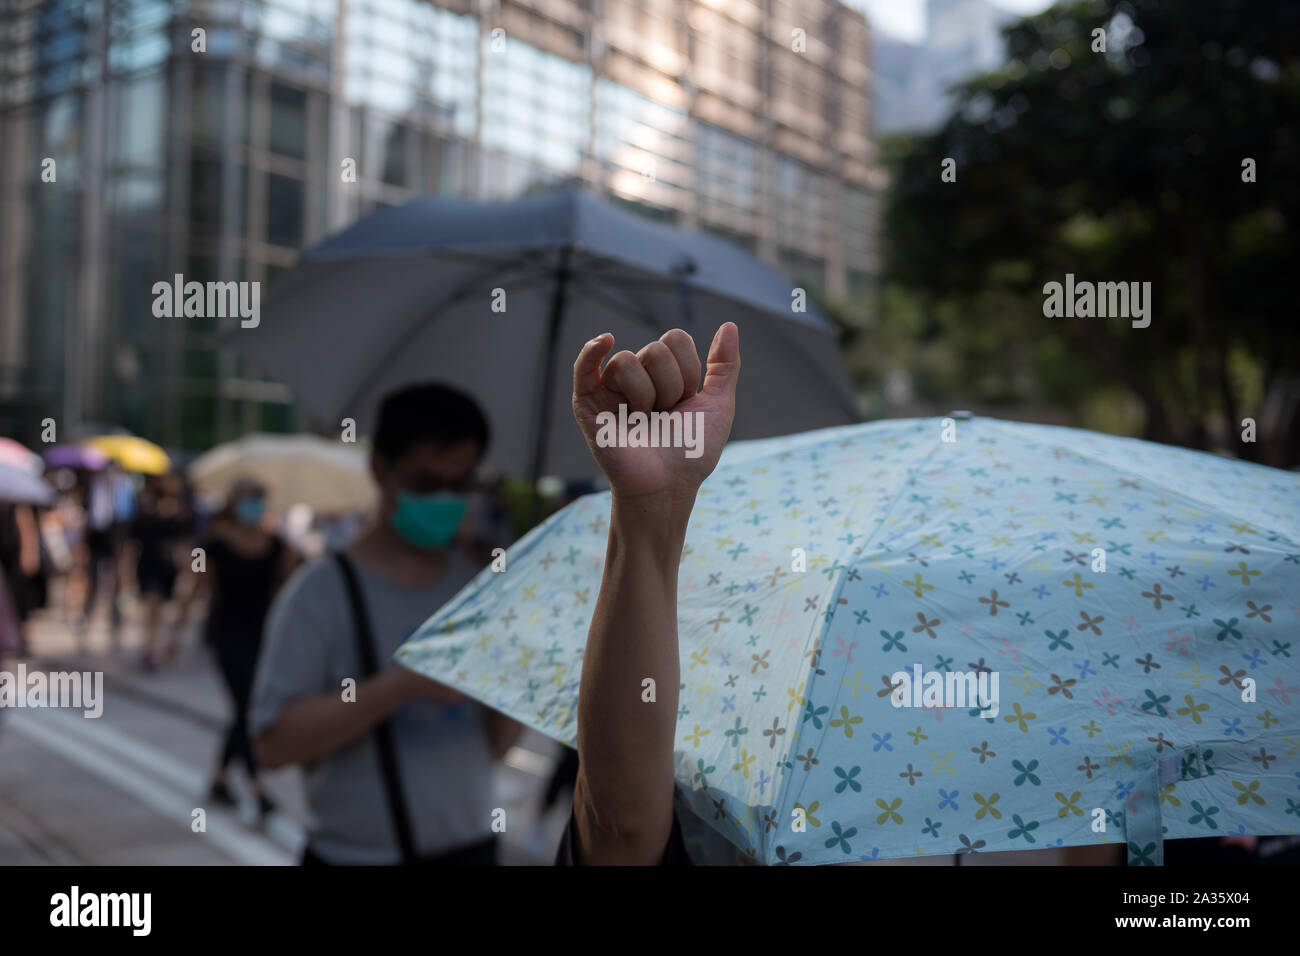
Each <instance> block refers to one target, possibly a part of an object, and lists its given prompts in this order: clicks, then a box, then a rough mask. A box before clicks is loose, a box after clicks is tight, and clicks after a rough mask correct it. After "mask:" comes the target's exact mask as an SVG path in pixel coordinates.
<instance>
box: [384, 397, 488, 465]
mask: <svg viewBox="0 0 1300 956" xmlns="http://www.w3.org/2000/svg"><path fill="white" fill-rule="evenodd" d="M489 438H490V431H489V429H488V423H487V418H486V416H484V414H483V409H481V408H480V407H479V404H478V402H476V401H474V399H472V398H470V397H469V396H468V395H466V394H465V393H464V392H462V391H460V390H459V389H455V388H451V387H449V386H446V385H437V384H434V383H432V382H430V383H427V384H424V385H408V386H407V387H406V388H401V389H398V390H397V391H395V392H390V393H389V394H388V395H386V396H384V400H383V402H381V403H380V405H379V419H378V421H377V422H376V424H375V434H374V438H373V444H374V449H375V451H376V452H378V453H379V454H380V455H382V456H383V457H384V458H385V459H387V460H388V461H393V460H394V459H396V458H400V457H401V456H402V455H404V454H406V452H407V451H408V450H410V447H411V446H412V445H414V444H416V443H418V442H426V441H427V442H435V443H437V444H439V445H454V444H457V443H458V442H462V441H473V442H476V443H477V444H478V447H479V455H480V456H481V455H482V454H483V452H485V451H487V447H488V440H489Z"/></svg>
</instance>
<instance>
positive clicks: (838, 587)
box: [773, 442, 942, 810]
mask: <svg viewBox="0 0 1300 956" xmlns="http://www.w3.org/2000/svg"><path fill="white" fill-rule="evenodd" d="M941 447H942V446H941V445H940V444H939V443H938V442H935V444H934V447H933V448H931V449H930V451H929V452H927V453H926V455H925V457H924V458H922V459H921V461H920V463H919V464H918V465H916V466H914V467H917V468H923V467H925V465H926V463H927V462H929V461H930V459H931V458H933V457H934V456H935V454H937V453H938V451H939V449H940V448H941ZM907 487H908V482H907V480H906V478H905V479H904V481H903V483H902V484H901V485H900V486H899V488H898V490H897V491H896V492H895V493H894V495H893V497H892V499H891V500H890V502H889V505H888V507H886V508H885V510H884V512H883V513H882V520H880V521H878V522H876V527H875V528H874V529H872V532H871V534H869V535H867V537H866V540H865V541H863V542H862V544H861V545H860V546H859V547H861V548H862V549H863V550H864V551H865V550H866V547H867V545H868V544H870V543H871V542H872V541H873V540H875V537H876V535H878V534H879V533H880V532H881V531H883V530H884V528H885V521H886V520H887V519H888V518H889V516H890V514H892V513H893V510H894V508H895V507H897V506H898V503H899V501H901V500H902V497H903V494H904V493H905V492H906V491H907ZM851 547H852V545H851V544H846V545H845V546H844V550H843V551H842V552H840V555H839V557H849V556H850V552H849V548H851ZM836 560H837V561H838V560H839V558H836ZM847 580H848V578H847V576H846V575H845V574H844V573H843V572H841V573H840V574H839V575H838V578H837V580H836V583H835V586H834V588H833V589H832V590H831V592H830V601H831V602H832V603H831V604H830V605H829V606H830V607H834V606H835V604H834V603H833V602H835V601H838V600H839V596H840V594H842V593H843V591H844V584H845V582H846V581H847ZM817 616H818V617H819V618H820V619H821V624H820V625H819V626H818V627H817V628H816V630H815V632H814V633H815V634H816V635H817V636H816V638H815V642H814V645H813V646H814V647H817V648H821V646H822V639H823V638H825V637H826V636H827V635H828V634H829V633H830V621H828V620H827V619H826V616H825V614H818V615H817ZM807 651H808V649H807V648H805V651H804V653H805V654H806V653H807ZM801 657H802V655H801ZM808 673H809V675H810V676H809V678H808V685H807V691H806V693H805V695H804V699H805V700H811V699H812V696H813V687H814V686H815V683H816V680H817V674H816V667H815V666H811V665H810V666H809V668H808ZM842 686H843V685H841V687H842ZM841 693H843V691H842V690H841V689H837V690H836V691H835V698H834V702H838V700H839V695H840V694H841ZM834 702H832V706H833V705H834ZM830 734H831V729H830V726H829V725H827V727H826V728H825V729H824V730H823V731H822V734H821V736H820V737H819V738H818V743H817V749H818V750H821V749H822V745H823V744H824V742H825V740H826V738H827V737H829V736H830ZM801 742H802V740H801ZM789 747H790V749H793V747H794V743H793V741H792V742H791V743H790V744H789ZM789 753H790V750H787V751H786V755H787V757H788V756H789ZM794 777H795V775H794V774H786V779H785V782H784V783H782V784H781V786H780V787H779V788H778V789H777V792H776V794H775V795H774V804H773V805H774V806H775V807H777V809H778V810H779V809H780V808H782V807H785V806H792V804H787V803H786V799H787V798H790V799H793V798H794V797H795V793H793V792H790V787H791V779H792V778H794Z"/></svg>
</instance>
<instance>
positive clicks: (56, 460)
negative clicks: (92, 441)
mask: <svg viewBox="0 0 1300 956" xmlns="http://www.w3.org/2000/svg"><path fill="white" fill-rule="evenodd" d="M44 457H45V464H46V465H48V466H49V467H51V468H81V469H84V470H86V471H99V470H100V469H102V468H103V467H104V466H105V465H107V464H108V456H107V455H105V454H104V453H103V452H102V451H100V450H99V449H98V448H96V447H95V446H94V445H53V446H51V447H50V448H47V449H46V450H45V455H44Z"/></svg>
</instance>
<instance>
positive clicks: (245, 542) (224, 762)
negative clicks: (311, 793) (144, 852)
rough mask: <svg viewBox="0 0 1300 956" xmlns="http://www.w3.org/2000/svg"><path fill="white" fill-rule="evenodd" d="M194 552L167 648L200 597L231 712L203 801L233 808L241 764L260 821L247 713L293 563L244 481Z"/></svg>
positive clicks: (255, 487) (264, 810) (262, 807)
mask: <svg viewBox="0 0 1300 956" xmlns="http://www.w3.org/2000/svg"><path fill="white" fill-rule="evenodd" d="M199 547H200V548H201V549H202V557H201V559H200V560H201V562H202V563H201V564H199V565H198V567H199V568H201V569H202V570H196V571H195V572H194V573H192V574H191V575H190V578H191V581H192V586H191V588H190V589H189V591H188V592H187V593H186V595H185V597H184V599H183V600H182V603H181V607H180V611H179V612H178V614H177V621H176V634H175V635H174V636H173V638H172V640H173V641H175V640H178V639H179V637H178V635H180V634H181V633H183V632H184V627H185V623H186V621H188V619H189V613H190V608H191V606H192V605H193V604H194V602H195V601H196V600H197V599H198V598H199V597H200V596H203V595H206V596H207V597H208V600H209V604H208V616H207V624H206V627H205V638H206V640H207V643H208V645H209V646H210V647H211V648H212V650H213V652H214V654H215V655H216V659H217V665H218V667H219V668H220V670H221V676H222V679H223V680H224V681H225V684H226V689H227V691H229V693H230V699H231V703H232V705H233V708H234V714H233V716H232V717H231V722H230V726H229V727H228V728H227V730H226V737H225V743H224V745H223V746H222V749H221V757H220V759H219V760H218V763H217V768H216V770H215V772H214V773H213V777H212V786H211V790H210V796H211V798H212V799H213V800H214V801H216V802H217V803H221V804H225V805H227V806H235V805H236V803H237V801H236V799H235V796H234V794H233V792H232V791H231V789H230V786H229V781H228V779H227V775H226V772H227V770H228V769H229V767H230V766H231V765H232V764H233V763H234V762H235V761H236V760H239V761H242V762H243V765H244V769H245V770H246V771H247V772H248V778H249V786H250V787H251V789H252V792H253V796H254V798H255V799H256V800H257V803H258V809H259V811H260V812H261V814H262V816H263V817H265V816H266V815H267V814H268V813H270V812H271V811H272V810H274V809H275V808H274V805H273V804H272V803H271V801H270V799H269V798H268V797H267V796H266V794H265V792H264V791H263V789H262V784H261V780H260V778H259V770H258V763H257V759H256V757H255V756H254V752H253V746H252V742H251V740H250V738H249V733H248V722H247V719H248V706H249V700H250V697H251V694H252V689H253V678H254V675H255V674H256V671H257V657H258V651H259V649H260V648H261V644H262V628H263V625H264V623H265V621H266V616H267V612H268V610H269V609H270V607H271V601H272V599H273V598H274V596H275V593H276V591H277V590H278V589H279V587H280V585H281V584H282V583H283V582H284V581H285V580H286V579H287V578H288V576H289V574H290V573H291V572H292V570H293V568H294V565H295V564H296V558H295V556H294V554H293V551H292V549H290V548H289V547H288V546H287V545H286V544H285V543H284V541H283V539H281V538H280V536H279V535H277V534H275V533H274V532H273V531H271V530H269V527H268V520H267V515H266V492H265V490H264V489H263V488H262V486H261V485H259V484H258V483H256V482H254V481H250V480H248V479H241V480H240V481H237V482H236V483H235V484H234V486H233V487H232V488H231V491H230V495H229V497H228V499H227V501H226V504H225V507H223V508H222V509H221V510H220V511H219V512H217V514H215V515H213V517H212V520H211V521H210V522H209V523H208V527H207V531H206V534H205V536H204V538H203V539H202V540H201V541H200V542H199ZM191 567H194V565H191Z"/></svg>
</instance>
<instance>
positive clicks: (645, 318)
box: [571, 276, 663, 332]
mask: <svg viewBox="0 0 1300 956" xmlns="http://www.w3.org/2000/svg"><path fill="white" fill-rule="evenodd" d="M571 281H573V282H574V284H575V285H577V286H579V287H581V289H582V290H583V291H584V292H586V293H587V294H588V295H590V296H591V297H592V298H593V299H601V300H602V301H603V302H604V303H605V304H606V305H609V306H612V307H613V308H614V309H616V310H618V311H624V310H626V311H630V312H631V313H632V314H633V316H634V317H636V318H637V319H639V320H640V321H641V322H642V324H644V325H645V326H646V327H647V328H649V329H650V330H651V331H652V332H657V331H658V330H659V329H660V328H661V327H662V325H663V323H661V322H657V321H655V319H654V317H653V316H651V315H650V313H649V312H647V311H646V310H645V307H644V306H643V305H641V304H640V303H639V302H633V301H619V299H618V297H617V295H616V293H614V291H613V290H611V289H608V288H607V287H605V286H599V285H595V284H593V283H589V282H587V281H585V277H582V276H575V278H574V279H573V280H571Z"/></svg>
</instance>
